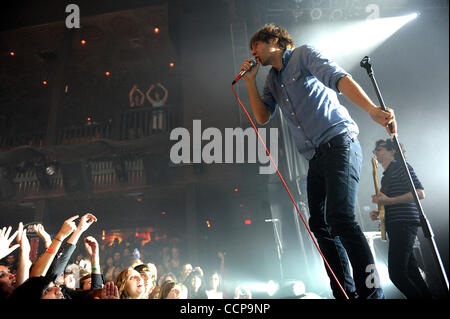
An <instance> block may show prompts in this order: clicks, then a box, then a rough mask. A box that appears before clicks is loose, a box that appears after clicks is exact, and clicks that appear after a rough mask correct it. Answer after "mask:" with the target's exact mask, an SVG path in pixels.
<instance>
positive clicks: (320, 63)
mask: <svg viewBox="0 0 450 319" xmlns="http://www.w3.org/2000/svg"><path fill="white" fill-rule="evenodd" d="M282 63H283V65H282V68H281V70H280V71H278V70H276V69H275V68H273V67H272V69H271V70H270V72H269V74H268V76H267V79H266V83H265V85H264V90H263V94H262V96H261V99H262V101H263V102H264V104H265V105H266V107H267V108H268V110H269V111H270V112H271V118H272V117H273V116H274V115H275V112H276V110H277V108H278V107H280V108H281V111H282V112H283V115H284V116H285V118H286V119H287V123H288V124H289V127H290V130H291V133H292V134H293V135H294V140H295V143H296V146H297V149H298V150H299V152H300V153H301V154H303V155H304V156H305V158H306V159H308V160H310V159H311V158H313V157H314V154H315V150H316V148H317V147H318V146H319V145H320V144H322V143H324V142H328V141H329V140H330V139H332V138H333V137H335V136H336V135H339V134H341V133H344V132H349V133H350V134H351V135H352V136H356V135H357V134H358V133H359V130H358V126H357V124H356V123H355V121H353V119H352V118H351V117H350V114H349V113H348V111H347V109H346V108H345V107H344V106H342V105H341V104H340V103H339V100H338V98H337V94H336V93H338V94H340V92H339V90H338V88H337V83H338V81H339V79H341V78H342V77H344V76H350V74H348V73H347V72H346V71H344V70H343V69H342V68H341V67H339V66H338V65H337V64H336V63H335V62H332V61H330V60H328V59H327V58H325V57H323V56H322V54H321V53H320V52H319V51H317V50H316V49H314V48H313V47H311V46H308V45H303V46H301V47H298V48H296V49H295V50H289V49H287V50H286V51H285V52H284V54H283V59H282Z"/></svg>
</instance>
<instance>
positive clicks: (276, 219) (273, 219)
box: [264, 218, 280, 223]
mask: <svg viewBox="0 0 450 319" xmlns="http://www.w3.org/2000/svg"><path fill="white" fill-rule="evenodd" d="M264 221H265V222H266V223H270V222H279V221H280V220H279V219H278V218H271V219H264Z"/></svg>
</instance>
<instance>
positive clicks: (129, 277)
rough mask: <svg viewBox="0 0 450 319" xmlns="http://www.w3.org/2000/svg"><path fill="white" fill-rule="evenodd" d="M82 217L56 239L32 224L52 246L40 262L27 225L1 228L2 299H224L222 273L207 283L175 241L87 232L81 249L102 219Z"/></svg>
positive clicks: (64, 227)
mask: <svg viewBox="0 0 450 319" xmlns="http://www.w3.org/2000/svg"><path fill="white" fill-rule="evenodd" d="M78 218H79V216H78V215H76V216H72V217H70V218H69V219H67V220H66V221H64V223H63V225H62V226H61V228H60V230H59V231H58V232H57V234H56V236H54V237H53V238H51V236H50V235H49V234H48V233H47V232H46V230H45V229H44V226H43V225H41V224H37V225H34V226H32V228H30V229H31V230H30V231H31V232H35V233H36V234H37V235H38V236H39V238H40V239H41V240H42V241H43V243H44V244H45V248H46V250H45V252H44V253H42V254H41V255H40V256H38V258H37V260H36V261H35V262H34V263H31V261H30V258H29V256H30V244H29V241H28V238H27V230H26V229H24V227H23V224H22V223H19V226H18V229H17V230H16V231H15V232H14V233H12V227H11V226H10V227H8V228H7V227H3V228H2V229H0V300H6V299H8V300H29V299H78V300H80V299H207V298H209V299H223V298H224V295H223V292H222V289H221V287H222V277H221V274H220V273H219V272H213V273H211V274H210V275H209V277H208V279H207V280H206V281H205V283H204V280H205V279H204V273H203V270H202V268H201V267H199V266H197V267H193V266H192V264H190V263H182V261H184V260H185V259H183V258H182V256H181V253H180V252H181V251H180V248H179V247H178V246H176V245H175V246H174V245H172V244H173V243H172V244H171V245H172V246H167V245H157V244H155V243H152V244H151V245H150V244H148V242H145V243H142V241H141V240H140V239H139V238H136V239H135V240H125V241H122V242H119V240H117V238H116V239H115V240H114V241H113V242H112V243H110V244H109V245H108V244H107V243H105V242H102V244H101V245H100V244H99V243H98V242H97V240H96V239H95V238H94V237H93V236H87V237H85V238H84V239H83V245H81V246H80V247H79V248H77V243H78V240H79V239H80V238H81V237H82V235H83V233H84V232H85V231H86V230H87V229H88V228H89V227H90V226H91V225H92V224H93V223H94V222H96V221H97V218H96V217H95V216H94V215H92V214H90V213H87V214H85V215H83V216H82V217H81V218H80V219H79V222H78V225H77V224H76V221H77V220H78ZM30 227H31V226H30ZM11 233H12V234H11ZM14 241H15V243H13V242H14ZM146 244H147V245H146ZM146 246H148V247H146ZM161 246H162V248H161V249H159V248H158V247H161ZM137 247H139V249H137ZM82 248H83V251H82V250H81V249H82ZM132 251H133V253H131V252H132ZM74 252H77V253H76V254H74ZM12 255H13V256H17V258H14V260H13V259H12V258H11V257H9V256H12ZM145 256H149V257H151V260H148V259H147V258H146V257H145ZM72 258H73V259H72ZM222 266H223V265H222ZM221 268H223V267H221ZM12 269H16V273H12V271H11V270H12ZM158 273H159V274H161V276H158ZM177 277H178V278H179V279H180V281H177ZM206 285H207V286H208V287H207V288H206V287H205V286H206ZM249 295H250V294H247V296H246V297H247V298H248V297H249ZM241 297H242V296H241Z"/></svg>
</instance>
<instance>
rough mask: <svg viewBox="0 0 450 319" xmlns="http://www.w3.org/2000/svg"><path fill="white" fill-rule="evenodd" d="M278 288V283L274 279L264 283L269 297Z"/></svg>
mask: <svg viewBox="0 0 450 319" xmlns="http://www.w3.org/2000/svg"><path fill="white" fill-rule="evenodd" d="M278 288H279V285H278V284H277V283H276V282H275V281H273V280H269V281H268V282H267V285H266V292H267V294H268V295H269V296H270V297H272V296H273V295H275V293H276V292H277V290H278Z"/></svg>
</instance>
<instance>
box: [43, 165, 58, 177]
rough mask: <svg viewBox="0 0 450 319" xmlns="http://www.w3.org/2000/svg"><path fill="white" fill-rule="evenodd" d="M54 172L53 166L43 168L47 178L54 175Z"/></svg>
mask: <svg viewBox="0 0 450 319" xmlns="http://www.w3.org/2000/svg"><path fill="white" fill-rule="evenodd" d="M55 172H56V167H55V165H48V166H47V167H46V168H45V174H47V175H48V176H52V175H54V174H55Z"/></svg>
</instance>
